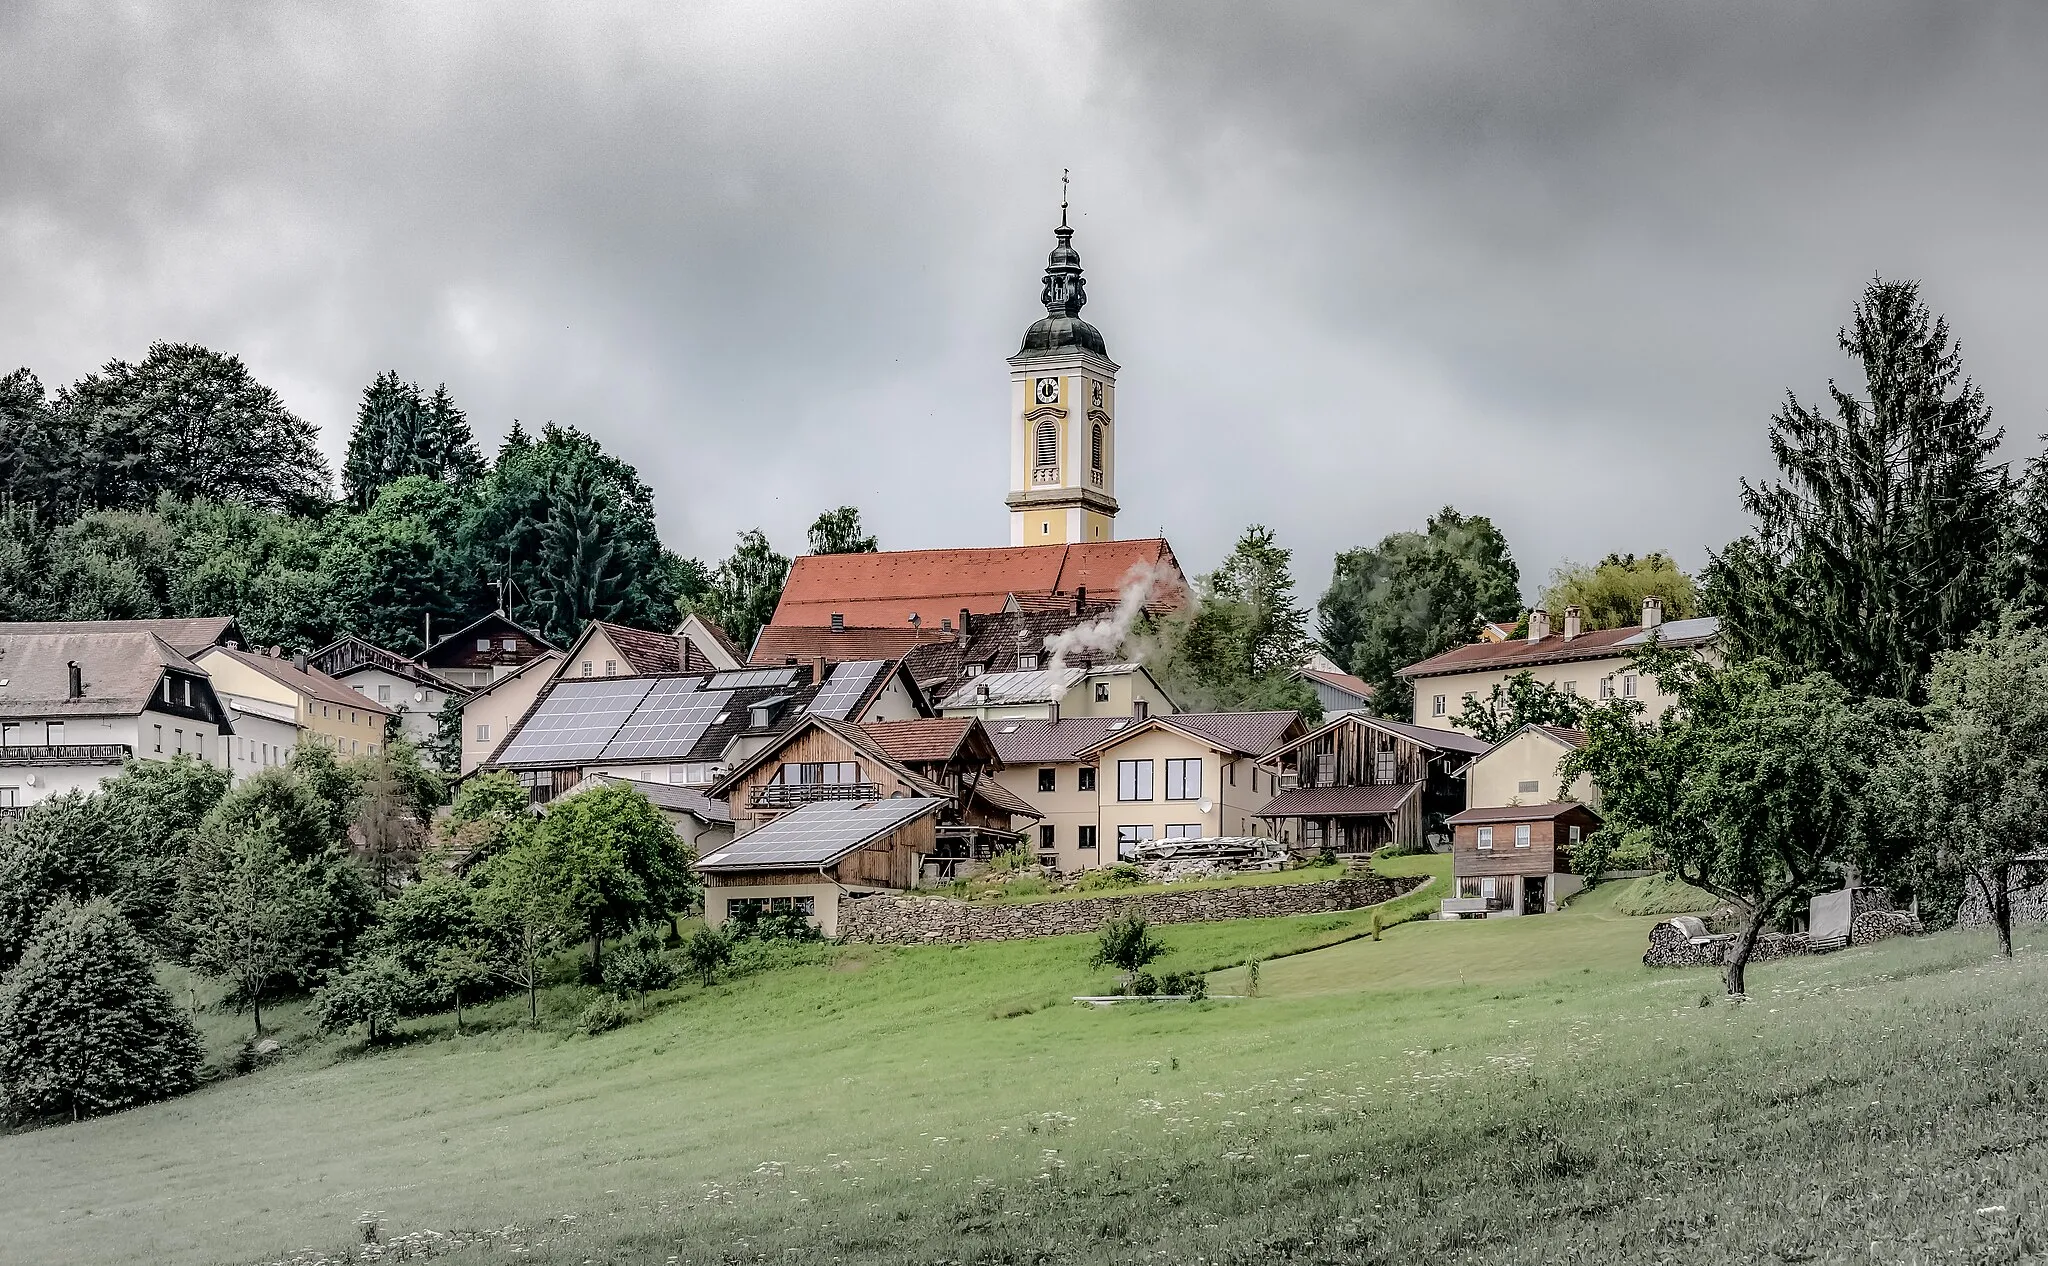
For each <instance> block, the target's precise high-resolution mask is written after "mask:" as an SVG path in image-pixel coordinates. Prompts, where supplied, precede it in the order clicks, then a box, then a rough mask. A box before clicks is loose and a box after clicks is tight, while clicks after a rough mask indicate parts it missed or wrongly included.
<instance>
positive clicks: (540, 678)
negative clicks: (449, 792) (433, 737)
mask: <svg viewBox="0 0 2048 1266" xmlns="http://www.w3.org/2000/svg"><path fill="white" fill-rule="evenodd" d="M564 662H565V661H564V659H563V657H562V652H560V651H542V652H541V653H540V654H539V655H536V656H534V657H533V658H532V659H529V660H527V661H526V662H525V663H523V664H521V665H519V666H518V667H517V668H514V669H513V670H512V671H511V672H508V673H506V674H505V675H504V676H502V677H500V678H498V679H497V680H496V681H493V682H492V683H491V684H489V685H488V686H484V687H481V688H480V689H478V690H477V691H476V692H475V693H474V694H471V695H469V696H467V697H465V698H464V699H463V701H462V776H463V777H465V778H467V777H469V776H470V775H471V774H473V773H475V772H476V770H477V766H479V765H481V764H483V763H484V762H485V761H487V760H489V759H490V758H491V753H493V752H495V751H497V750H498V747H499V745H501V744H502V743H504V741H505V736H506V735H508V734H510V733H511V732H512V727H513V726H515V725H517V724H519V718H520V717H523V716H525V715H526V712H527V709H529V708H531V707H532V706H533V701H534V700H535V699H538V698H540V692H541V691H542V690H544V689H545V688H546V687H547V684H548V683H549V682H551V681H553V680H554V679H555V677H556V670H557V669H558V668H560V667H561V665H562V664H563V663H564Z"/></svg>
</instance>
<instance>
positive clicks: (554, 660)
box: [462, 650, 569, 707]
mask: <svg viewBox="0 0 2048 1266" xmlns="http://www.w3.org/2000/svg"><path fill="white" fill-rule="evenodd" d="M567 662H569V660H568V656H566V655H564V654H562V652H560V651H557V650H545V651H542V652H541V653H540V654H538V655H536V656H534V657H533V658H532V659H529V660H527V661H526V662H525V663H523V664H521V665H519V666H518V667H517V668H514V669H513V670H512V671H511V672H509V673H506V674H505V675H504V676H503V677H493V678H492V679H491V680H490V681H489V682H488V683H486V684H485V685H481V686H478V687H477V688H476V689H474V690H472V691H470V692H469V693H468V694H466V695H463V696H462V705H463V706H464V707H468V706H469V705H470V704H472V703H475V702H476V701H477V700H479V699H486V698H489V697H490V694H491V692H492V691H494V690H496V689H497V688H498V687H500V686H502V685H504V684H505V683H506V682H508V681H517V680H519V679H520V678H521V677H524V676H525V675H526V674H528V673H530V672H533V671H536V670H538V669H544V668H547V667H548V666H550V665H552V664H565V663H567Z"/></svg>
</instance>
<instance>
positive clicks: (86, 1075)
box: [0, 899, 202, 1120]
mask: <svg viewBox="0 0 2048 1266" xmlns="http://www.w3.org/2000/svg"><path fill="white" fill-rule="evenodd" d="M201 1053H202V1052H201V1047H200V1043H199V1034H198V1032H197V1031H196V1030H194V1028H193V1027H192V1021H191V1020H190V1019H189V1018H187V1017H186V1015H185V1013H184V1012H183V1011H181V1010H180V1009H179V1008H178V1005H177V1003H176V1001H175V1000H173V999H172V997H171V995H170V992H169V991H168V990H166V989H165V988H164V987H163V986H162V985H161V984H159V983H158V982H157V979H156V976H155V975H154V974H153V973H152V971H151V970H150V960H149V953H148V950H147V949H146V948H145V947H144V946H143V943H142V938H141V937H139V936H137V935H136V934H135V930H134V929H133V928H131V927H129V926H128V922H127V920H125V919H123V918H122V917H121V914H120V912H119V911H118V910H116V909H115V908H114V905H113V903H112V902H110V901H107V900H105V899H100V900H97V901H92V902H88V903H86V904H84V905H79V904H75V903H73V902H69V901H66V902H63V903H61V904H59V905H57V906H56V907H54V908H53V909H51V910H50V912H49V913H48V914H47V915H45V916H44V918H43V920H42V922H41V923H40V925H39V926H38V927H37V930H36V935H35V939H34V940H33V941H32V942H31V943H30V944H29V947H28V952H27V953H26V954H24V955H23V956H22V959H21V962H20V963H18V964H16V965H15V967H14V969H13V970H12V971H10V972H8V973H7V976H6V979H5V980H4V981H0V1094H4V1095H5V1098H6V1103H7V1108H8V1111H9V1113H10V1114H11V1115H13V1116H15V1117H38V1116H53V1115H58V1114H63V1113H68V1114H69V1115H70V1116H71V1118H72V1119H73V1120H77V1119H78V1118H79V1117H83V1116H93V1115H96V1114H98V1113H102V1112H112V1111H115V1110H116V1109H119V1108H125V1107H128V1106H130V1105H131V1104H137V1103H146V1102H148V1101H150V1100H153V1099H163V1098H168V1097H169V1096H171V1095H176V1094H182V1093H184V1092H185V1091H187V1090H190V1089H191V1088H192V1087H193V1086H194V1085H196V1084H197V1082H198V1071H199V1061H200V1056H201Z"/></svg>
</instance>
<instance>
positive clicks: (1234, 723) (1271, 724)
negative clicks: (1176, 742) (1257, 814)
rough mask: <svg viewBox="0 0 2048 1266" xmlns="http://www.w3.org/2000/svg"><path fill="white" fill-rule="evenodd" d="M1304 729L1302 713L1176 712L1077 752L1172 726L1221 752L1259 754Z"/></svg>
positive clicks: (1101, 748) (1087, 753) (1100, 748)
mask: <svg viewBox="0 0 2048 1266" xmlns="http://www.w3.org/2000/svg"><path fill="white" fill-rule="evenodd" d="M1300 728H1301V714H1300V713H1299V712H1176V713H1173V714H1172V715H1170V716H1154V717H1148V718H1146V719H1145V720H1143V721H1140V722H1138V723H1137V724H1136V725H1133V726H1130V727H1129V728H1127V729H1122V730H1115V731H1112V732H1110V733H1108V734H1105V735H1103V736H1102V738H1100V739H1098V740H1096V741H1095V742H1094V743H1091V744H1089V745H1088V746H1087V747H1085V748H1082V749H1081V750H1080V751H1079V752H1078V753H1076V755H1077V756H1080V757H1082V758H1086V757H1088V756H1092V755H1094V754H1096V753H1097V752H1101V751H1106V750H1107V749H1109V748H1112V747H1115V746H1116V745H1117V744H1119V743H1122V742H1123V741H1125V740H1126V739H1130V738H1135V737H1136V736H1138V735H1140V734H1145V733H1149V732H1151V731H1153V730H1157V729H1168V730H1175V731H1178V732H1179V733H1181V734H1183V735H1185V736H1187V737H1188V738H1191V739H1194V740H1195V741H1196V742H1199V743H1207V744H1209V745H1210V746H1211V747H1214V748H1217V749H1219V750H1221V751H1225V752H1230V753H1232V754H1234V755H1238V756H1254V757H1256V756H1264V755H1265V754H1266V753H1268V752H1270V751H1272V750H1273V749H1274V748H1275V747H1277V746H1279V745H1280V743H1281V741H1282V740H1284V739H1286V738H1288V737H1290V735H1292V734H1293V733H1295V732H1297V731H1299V729H1300Z"/></svg>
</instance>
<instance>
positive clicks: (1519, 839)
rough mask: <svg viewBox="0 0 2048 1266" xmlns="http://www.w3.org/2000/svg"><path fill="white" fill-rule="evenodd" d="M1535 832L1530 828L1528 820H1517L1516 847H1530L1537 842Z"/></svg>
mask: <svg viewBox="0 0 2048 1266" xmlns="http://www.w3.org/2000/svg"><path fill="white" fill-rule="evenodd" d="M1535 834H1536V833H1535V831H1534V830H1532V829H1531V828H1530V826H1529V824H1528V823H1527V822H1517V823H1516V824H1515V847H1516V848H1528V847H1529V846H1530V845H1531V844H1532V843H1534V842H1535Z"/></svg>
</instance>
